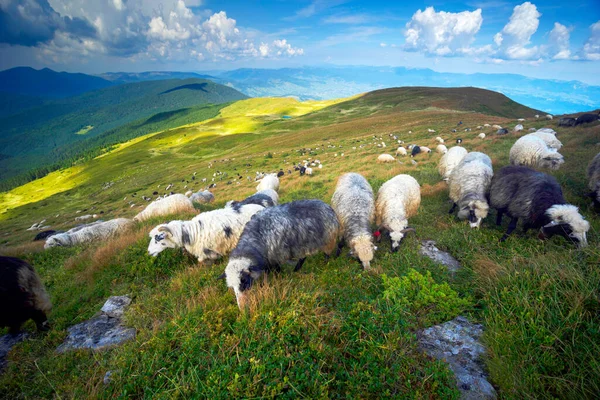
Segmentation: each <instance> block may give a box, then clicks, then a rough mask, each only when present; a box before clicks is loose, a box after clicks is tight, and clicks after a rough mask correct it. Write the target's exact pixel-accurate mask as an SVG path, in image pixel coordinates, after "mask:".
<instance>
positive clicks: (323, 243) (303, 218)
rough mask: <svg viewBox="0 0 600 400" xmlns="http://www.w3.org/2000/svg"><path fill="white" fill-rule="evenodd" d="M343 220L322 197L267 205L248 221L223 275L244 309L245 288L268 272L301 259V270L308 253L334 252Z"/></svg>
mask: <svg viewBox="0 0 600 400" xmlns="http://www.w3.org/2000/svg"><path fill="white" fill-rule="evenodd" d="M339 232H340V224H339V222H338V219H337V216H336V215H335V212H334V211H333V209H332V208H331V207H330V206H328V205H327V204H325V203H324V202H322V201H320V200H298V201H292V202H290V203H286V204H282V205H279V206H277V207H271V208H267V209H266V210H264V211H263V212H261V213H260V214H258V215H256V216H255V217H254V218H252V220H251V221H250V222H249V223H248V225H246V229H244V232H243V233H242V235H241V237H240V240H239V242H238V245H237V247H236V248H235V249H234V250H233V251H232V252H231V255H230V256H229V263H228V264H227V267H226V268H225V272H224V273H223V274H222V275H221V276H220V277H219V278H222V279H225V280H226V282H227V286H228V287H230V288H233V290H234V292H235V297H236V300H237V303H238V306H239V308H240V309H242V308H243V307H244V304H245V292H246V291H247V290H248V289H250V288H251V287H252V283H253V282H254V280H256V279H258V278H259V277H260V276H261V275H262V274H263V273H264V272H268V271H271V270H276V271H279V270H281V266H282V265H283V264H285V263H286V262H287V261H288V260H294V259H298V263H297V264H296V267H295V268H294V271H298V270H299V269H300V268H301V267H302V264H303V263H304V260H305V259H306V257H307V256H310V255H312V254H315V253H317V252H319V251H323V252H324V253H325V254H326V255H330V254H331V253H332V252H333V250H334V249H335V247H336V244H337V241H338V239H339Z"/></svg>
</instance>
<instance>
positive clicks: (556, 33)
mask: <svg viewBox="0 0 600 400" xmlns="http://www.w3.org/2000/svg"><path fill="white" fill-rule="evenodd" d="M570 36H571V30H570V29H569V28H567V27H566V26H564V25H562V24H560V23H558V22H555V23H554V28H552V30H551V31H550V36H549V51H550V56H551V57H552V59H554V60H568V59H569V58H571V50H570V49H569V39H570Z"/></svg>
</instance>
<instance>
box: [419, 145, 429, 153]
mask: <svg viewBox="0 0 600 400" xmlns="http://www.w3.org/2000/svg"><path fill="white" fill-rule="evenodd" d="M420 147H421V153H431V149H430V148H429V147H425V146H420Z"/></svg>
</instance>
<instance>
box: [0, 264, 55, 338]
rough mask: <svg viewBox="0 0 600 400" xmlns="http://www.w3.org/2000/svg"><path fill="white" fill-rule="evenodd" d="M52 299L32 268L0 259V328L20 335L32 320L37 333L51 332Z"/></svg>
mask: <svg viewBox="0 0 600 400" xmlns="http://www.w3.org/2000/svg"><path fill="white" fill-rule="evenodd" d="M51 309H52V303H51V302H50V297H49V296H48V293H47V292H46V289H45V288H44V285H43V283H42V281H41V280H40V277H39V276H38V274H36V272H35V270H34V269H33V267H31V265H29V264H28V263H26V262H25V261H23V260H20V259H18V258H14V257H3V256H0V327H8V328H9V332H10V333H11V334H13V335H14V334H17V333H18V332H19V330H20V329H21V325H23V323H25V322H26V321H28V320H29V319H32V320H33V321H34V322H35V325H36V327H37V329H38V331H46V330H48V329H49V328H50V326H49V324H48V317H47V314H48V313H49V312H50V310H51Z"/></svg>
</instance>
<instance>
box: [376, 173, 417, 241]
mask: <svg viewBox="0 0 600 400" xmlns="http://www.w3.org/2000/svg"><path fill="white" fill-rule="evenodd" d="M420 204H421V187H420V186H419V182H417V180H416V179H415V178H413V177H412V176H410V175H397V176H395V177H393V178H392V179H390V180H389V181H387V182H385V183H384V184H383V185H381V188H380V189H379V192H378V193H377V201H376V202H375V216H376V217H375V218H376V221H375V222H376V224H377V226H378V231H377V233H376V235H377V236H378V240H380V239H381V236H382V234H385V233H389V236H390V241H391V242H392V251H397V250H398V248H399V246H400V242H401V241H402V239H403V238H404V235H405V234H406V233H407V232H409V231H414V229H413V228H409V227H408V219H409V218H411V217H413V216H415V215H416V214H417V211H418V209H419V205H420Z"/></svg>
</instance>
